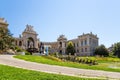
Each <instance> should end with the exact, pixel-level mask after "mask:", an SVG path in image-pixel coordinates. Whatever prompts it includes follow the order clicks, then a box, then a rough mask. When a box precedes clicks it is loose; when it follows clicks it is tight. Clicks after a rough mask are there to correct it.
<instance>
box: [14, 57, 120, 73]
mask: <svg viewBox="0 0 120 80" xmlns="http://www.w3.org/2000/svg"><path fill="white" fill-rule="evenodd" d="M14 57H15V58H19V59H23V60H26V61H32V62H37V63H43V64H50V65H59V66H67V67H74V68H83V69H93V70H104V71H113V72H120V68H110V67H109V66H110V65H112V64H113V65H114V62H113V63H112V62H108V63H105V61H102V62H104V63H99V65H94V66H89V65H87V64H81V63H80V64H79V63H75V62H63V61H60V60H57V59H53V58H51V59H50V56H48V57H47V56H31V55H24V56H23V55H18V56H14Z"/></svg>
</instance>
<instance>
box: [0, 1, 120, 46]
mask: <svg viewBox="0 0 120 80" xmlns="http://www.w3.org/2000/svg"><path fill="white" fill-rule="evenodd" d="M0 17H4V18H5V19H6V20H7V21H8V23H9V29H10V31H11V33H13V34H14V35H13V36H14V37H18V36H19V34H21V33H22V31H23V30H24V29H25V27H26V25H27V24H30V25H33V26H34V30H36V32H37V33H38V34H39V35H38V38H40V40H41V41H50V42H52V41H56V40H57V38H58V36H59V35H61V34H64V35H65V36H66V37H67V38H68V39H73V38H77V36H79V35H81V34H82V33H89V32H93V33H94V34H97V35H98V37H99V44H104V45H105V46H106V47H109V46H111V44H113V43H115V42H119V41H120V37H119V34H120V31H119V29H120V0H0Z"/></svg>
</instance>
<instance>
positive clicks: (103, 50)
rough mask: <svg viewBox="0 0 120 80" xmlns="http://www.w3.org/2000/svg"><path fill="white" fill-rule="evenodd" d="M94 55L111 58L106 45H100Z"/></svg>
mask: <svg viewBox="0 0 120 80" xmlns="http://www.w3.org/2000/svg"><path fill="white" fill-rule="evenodd" d="M94 55H100V56H105V57H106V56H109V52H108V50H107V49H106V47H105V46H104V45H100V46H98V47H97V48H96V49H95V52H94Z"/></svg>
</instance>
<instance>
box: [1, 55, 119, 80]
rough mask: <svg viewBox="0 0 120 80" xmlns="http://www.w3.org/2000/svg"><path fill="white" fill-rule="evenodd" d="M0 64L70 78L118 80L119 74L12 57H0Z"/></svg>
mask: <svg viewBox="0 0 120 80" xmlns="http://www.w3.org/2000/svg"><path fill="white" fill-rule="evenodd" d="M0 64H4V65H9V66H14V67H19V68H24V69H30V70H35V71H42V72H48V73H56V74H65V75H70V76H87V77H108V78H116V79H118V80H120V73H118V72H107V71H97V70H86V69H77V68H69V67H61V66H54V65H47V64H40V63H34V62H27V61H24V60H19V59H16V58H13V55H0Z"/></svg>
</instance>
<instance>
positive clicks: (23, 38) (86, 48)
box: [0, 18, 99, 56]
mask: <svg viewBox="0 0 120 80" xmlns="http://www.w3.org/2000/svg"><path fill="white" fill-rule="evenodd" d="M7 26H8V23H7V22H6V21H4V19H3V18H0V27H7ZM37 35H38V34H37V33H36V31H35V30H34V29H33V26H31V25H26V28H25V30H24V31H23V32H22V34H21V35H20V36H19V37H17V38H15V42H14V43H13V44H14V45H16V46H19V47H20V48H22V49H28V48H36V49H38V50H40V46H41V44H42V45H43V46H44V50H45V49H46V47H47V48H48V49H49V53H54V52H58V53H61V54H65V52H66V47H67V43H68V42H69V41H72V42H73V44H74V47H75V51H76V54H77V55H79V56H91V55H93V52H94V50H95V48H96V47H97V46H98V40H99V38H98V37H97V35H94V34H93V33H92V32H90V33H87V34H84V33H83V34H82V35H80V36H78V37H77V38H75V39H72V40H67V38H66V37H65V35H60V36H59V37H58V39H57V41H56V42H42V41H40V40H39V39H38V37H37Z"/></svg>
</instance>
